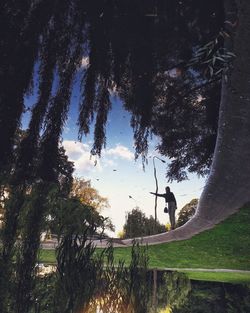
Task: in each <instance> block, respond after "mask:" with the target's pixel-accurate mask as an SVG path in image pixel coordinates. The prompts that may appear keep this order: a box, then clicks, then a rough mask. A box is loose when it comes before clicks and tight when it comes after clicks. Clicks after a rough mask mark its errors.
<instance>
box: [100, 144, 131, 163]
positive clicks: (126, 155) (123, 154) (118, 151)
mask: <svg viewBox="0 0 250 313" xmlns="http://www.w3.org/2000/svg"><path fill="white" fill-rule="evenodd" d="M105 154H106V155H110V156H114V157H117V158H121V159H125V160H129V161H131V160H133V159H134V154H133V153H132V152H131V151H130V150H129V149H128V148H127V147H125V146H123V145H117V146H116V147H115V148H111V149H108V150H106V152H105Z"/></svg>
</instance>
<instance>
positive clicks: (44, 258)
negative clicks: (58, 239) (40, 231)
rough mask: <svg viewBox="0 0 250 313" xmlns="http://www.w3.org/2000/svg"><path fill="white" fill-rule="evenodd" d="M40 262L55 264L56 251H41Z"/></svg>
mask: <svg viewBox="0 0 250 313" xmlns="http://www.w3.org/2000/svg"><path fill="white" fill-rule="evenodd" d="M39 262H41V263H55V262H56V254H55V250H54V249H53V250H45V249H44V250H42V249H41V250H40V251H39Z"/></svg>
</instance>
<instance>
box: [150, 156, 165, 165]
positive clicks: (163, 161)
mask: <svg viewBox="0 0 250 313" xmlns="http://www.w3.org/2000/svg"><path fill="white" fill-rule="evenodd" d="M155 158H156V159H158V160H160V161H161V162H162V163H166V161H165V160H162V159H160V158H159V157H158V156H156V155H155V156H153V159H155Z"/></svg>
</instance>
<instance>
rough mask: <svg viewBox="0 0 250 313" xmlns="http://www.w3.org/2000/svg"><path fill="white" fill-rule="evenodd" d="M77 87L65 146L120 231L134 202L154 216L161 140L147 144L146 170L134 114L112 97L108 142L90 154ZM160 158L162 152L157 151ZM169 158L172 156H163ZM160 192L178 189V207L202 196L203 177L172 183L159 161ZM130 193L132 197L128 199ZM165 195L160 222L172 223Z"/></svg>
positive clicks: (89, 138) (90, 139)
mask: <svg viewBox="0 0 250 313" xmlns="http://www.w3.org/2000/svg"><path fill="white" fill-rule="evenodd" d="M78 90H79V85H78V84H75V86H74V89H73V93H72V99H71V106H70V110H69V117H68V120H67V122H66V124H65V127H64V131H63V136H62V137H63V145H64V147H65V149H66V153H67V155H68V156H69V159H70V160H71V161H73V162H74V164H75V173H74V174H75V176H78V177H82V178H84V179H90V180H91V183H92V186H93V187H94V188H96V189H97V190H98V191H99V193H100V195H102V196H105V197H107V198H108V200H109V203H110V208H107V209H105V210H104V211H102V214H103V215H104V216H109V217H110V218H111V219H112V221H113V223H114V225H115V227H116V233H115V234H114V235H117V233H118V232H119V231H121V230H122V226H123V225H124V222H125V216H126V212H129V211H131V210H132V209H133V208H134V207H135V206H139V208H140V209H141V210H142V211H143V212H144V213H145V214H146V216H148V217H149V216H150V215H153V216H154V196H153V195H151V194H150V193H149V192H150V191H155V180H154V174H153V162H152V156H154V155H156V156H157V155H158V154H157V153H156V151H155V150H154V147H155V145H156V144H157V138H155V137H154V138H153V139H152V140H151V141H150V142H149V155H148V156H149V158H148V165H146V166H145V171H143V168H142V162H141V159H140V158H139V159H138V160H137V161H135V160H134V147H133V132H132V129H131V127H130V115H129V113H128V112H126V111H125V110H124V109H123V108H122V103H121V101H120V100H119V99H118V98H117V97H116V96H114V95H113V96H112V110H111V112H110V115H109V118H108V123H107V132H106V135H107V146H106V149H105V150H103V152H102V157H101V158H100V159H97V164H96V165H95V159H94V158H93V157H92V158H90V150H91V146H92V143H93V133H91V134H90V135H88V136H87V137H83V139H82V142H79V141H78V126H77V117H78V104H79V91H78ZM35 101H36V96H30V97H27V98H26V101H25V104H26V106H27V107H31V106H32V105H33V104H34V103H35ZM28 120H29V112H28V113H26V115H25V117H24V119H23V128H26V127H27V123H28ZM158 156H159V157H160V158H163V157H162V156H160V155H158ZM163 159H164V160H165V161H166V162H168V159H166V158H163ZM155 164H156V169H157V178H158V183H159V192H160V193H164V189H165V186H166V185H169V186H170V188H171V190H172V191H173V192H174V194H175V196H176V199H177V205H178V210H177V213H178V211H179V210H180V209H181V208H182V207H183V206H184V205H185V204H186V203H188V202H189V201H191V200H192V199H193V198H199V196H200V194H201V191H202V188H203V186H204V184H205V179H202V178H201V179H199V178H198V177H197V176H196V175H190V176H189V180H187V181H184V182H181V183H176V182H174V183H171V184H168V183H167V180H166V178H165V173H166V164H164V163H162V162H160V161H159V160H157V159H156V160H155ZM129 196H131V197H132V198H130V197H129ZM163 209H164V199H163V198H158V210H157V212H158V219H159V221H160V222H161V223H164V224H165V223H167V222H168V215H167V214H165V213H163Z"/></svg>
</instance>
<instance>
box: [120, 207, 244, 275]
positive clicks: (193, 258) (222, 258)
mask: <svg viewBox="0 0 250 313" xmlns="http://www.w3.org/2000/svg"><path fill="white" fill-rule="evenodd" d="M130 249H131V248H117V249H115V256H116V258H118V259H119V258H120V259H124V260H126V261H127V262H129V259H130ZM148 250H149V266H150V267H151V268H161V269H163V268H166V267H177V268H208V269H210V268H227V269H241V270H250V208H249V206H248V207H245V208H243V209H241V210H240V212H238V213H236V214H234V215H232V216H231V217H229V218H228V219H227V220H225V221H224V222H222V223H220V224H218V225H217V226H215V227H214V228H213V229H211V230H208V231H204V232H203V233H201V234H199V235H196V236H194V237H193V238H191V239H189V240H183V241H178V242H170V243H163V244H159V245H154V246H149V247H148Z"/></svg>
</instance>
